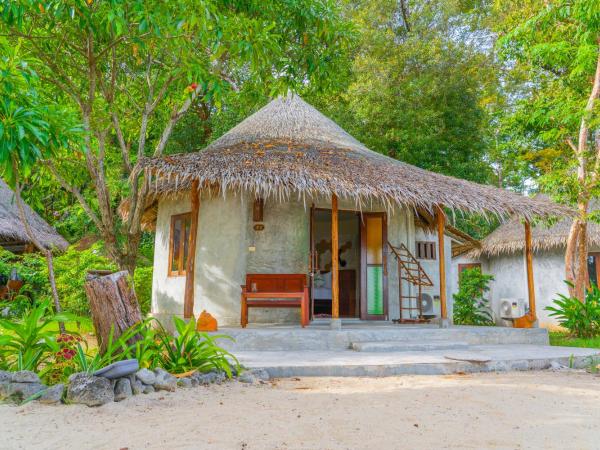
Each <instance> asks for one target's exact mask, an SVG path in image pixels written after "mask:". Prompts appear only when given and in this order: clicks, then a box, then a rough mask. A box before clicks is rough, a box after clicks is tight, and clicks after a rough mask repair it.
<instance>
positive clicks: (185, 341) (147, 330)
mask: <svg viewBox="0 0 600 450" xmlns="http://www.w3.org/2000/svg"><path fill="white" fill-rule="evenodd" d="M173 320H174V322H175V329H176V331H177V333H176V334H175V335H174V334H171V333H169V332H168V331H167V330H166V329H165V328H164V327H163V325H162V324H161V323H160V321H158V320H157V319H155V318H152V317H151V318H148V319H145V320H143V321H142V322H140V323H139V324H137V325H134V326H132V327H130V328H129V329H127V330H125V331H124V332H123V334H122V335H121V336H119V338H117V339H114V338H113V335H112V332H111V334H110V336H109V337H108V342H107V343H106V351H105V352H104V354H103V355H100V354H98V353H96V354H95V355H93V356H87V355H84V354H83V352H79V353H78V354H77V355H76V360H77V361H78V362H79V364H80V370H81V371H94V370H97V369H99V368H101V367H104V366H106V365H108V364H112V363H114V362H116V361H122V360H124V359H130V358H136V359H137V360H138V361H139V363H140V366H141V367H146V368H150V369H154V368H156V367H161V368H163V369H165V370H166V371H168V372H170V373H175V374H178V373H185V372H189V371H192V370H197V371H200V372H208V371H211V370H220V371H223V372H225V373H226V374H227V376H229V377H231V376H232V368H235V370H236V371H237V372H239V371H240V365H239V363H238V361H237V359H236V358H235V357H234V356H233V355H232V354H231V353H229V352H228V351H226V350H224V349H223V348H221V347H220V346H219V345H218V344H217V342H216V340H217V339H231V338H230V337H229V336H225V335H218V336H210V335H208V334H207V333H203V332H200V331H196V326H195V325H196V321H195V320H194V318H193V317H192V319H190V320H189V321H188V322H185V321H184V320H182V319H180V318H178V317H174V318H173Z"/></svg>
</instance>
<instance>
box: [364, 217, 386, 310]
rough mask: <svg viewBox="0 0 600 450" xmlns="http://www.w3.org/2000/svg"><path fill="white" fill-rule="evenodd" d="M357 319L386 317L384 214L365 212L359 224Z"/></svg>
mask: <svg viewBox="0 0 600 450" xmlns="http://www.w3.org/2000/svg"><path fill="white" fill-rule="evenodd" d="M360 242H361V257H360V261H361V264H360V272H361V283H360V290H361V295H360V297H361V298H360V318H361V319H363V320H387V318H388V292H387V219H386V214H385V213H364V214H363V215H362V221H361V226H360Z"/></svg>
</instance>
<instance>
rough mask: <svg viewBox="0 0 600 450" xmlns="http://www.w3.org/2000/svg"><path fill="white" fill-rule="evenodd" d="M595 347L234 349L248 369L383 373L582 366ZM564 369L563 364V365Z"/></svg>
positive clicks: (293, 373)
mask: <svg viewBox="0 0 600 450" xmlns="http://www.w3.org/2000/svg"><path fill="white" fill-rule="evenodd" d="M599 355H600V349H593V348H575V347H551V346H547V345H523V344H516V345H515V344H512V345H487V346H476V345H474V346H472V347H470V349H469V350H468V351H466V350H437V351H430V352H418V351H416V352H406V351H405V352H389V353H382V352H379V353H378V352H373V353H367V352H355V351H353V350H349V349H348V350H341V351H279V352H274V351H268V352H264V351H262V352H238V353H236V357H237V358H238V359H239V361H240V363H242V365H244V366H245V367H247V368H249V369H255V368H261V369H265V370H266V371H267V372H269V374H270V375H271V376H272V377H300V376H304V377H331V376H333V377H365V376H366V377H385V376H395V375H442V374H452V373H462V374H464V373H475V372H502V371H513V370H544V369H550V368H552V366H553V365H558V367H560V366H571V367H573V368H584V367H587V366H589V364H590V363H589V361H590V358H592V357H596V358H597V357H598V356H599ZM566 370H568V369H566Z"/></svg>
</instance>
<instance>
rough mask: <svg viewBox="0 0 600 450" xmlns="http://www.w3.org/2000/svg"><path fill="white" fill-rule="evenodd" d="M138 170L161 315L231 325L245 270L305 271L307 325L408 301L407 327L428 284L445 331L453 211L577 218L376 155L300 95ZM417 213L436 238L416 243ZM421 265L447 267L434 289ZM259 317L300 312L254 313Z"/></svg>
mask: <svg viewBox="0 0 600 450" xmlns="http://www.w3.org/2000/svg"><path fill="white" fill-rule="evenodd" d="M140 170H144V171H145V174H146V177H145V179H146V180H147V183H149V186H150V190H151V201H149V202H148V210H147V214H146V215H145V223H146V225H148V224H149V223H150V222H153V221H154V222H155V229H156V242H155V253H154V254H155V261H154V280H153V301H152V312H153V314H154V315H156V316H165V315H167V316H168V315H173V314H176V315H181V314H183V315H184V316H189V315H191V314H192V312H194V313H195V314H196V315H197V314H198V313H199V312H200V311H202V310H204V309H206V310H207V311H209V312H210V313H212V314H213V315H214V316H216V317H217V319H218V320H219V322H220V323H221V324H229V325H232V324H237V323H239V321H240V292H241V291H240V285H242V284H244V283H245V280H246V275H248V274H299V275H301V276H305V277H306V279H307V280H308V281H307V282H308V283H309V285H310V312H309V315H310V318H312V319H316V318H321V317H327V318H332V324H334V325H336V326H337V324H339V320H338V319H339V318H340V317H348V318H361V319H366V320H391V319H397V318H399V317H400V311H401V310H400V304H401V303H402V305H403V308H406V309H405V310H404V311H403V314H402V318H403V319H415V318H416V316H421V315H423V312H422V311H419V310H418V308H417V307H415V301H414V299H415V298H417V297H418V293H420V292H423V291H422V290H427V289H429V290H431V291H432V292H431V293H432V294H435V295H434V297H435V296H437V301H436V305H435V308H434V309H433V310H430V314H429V315H430V316H431V317H434V316H437V317H439V318H441V319H443V320H442V322H444V321H445V319H446V318H447V317H449V316H450V314H449V310H451V305H450V304H448V303H449V302H448V299H447V288H446V283H445V281H446V263H447V261H448V260H449V258H450V250H449V249H450V246H449V243H448V244H447V245H448V249H446V245H441V246H440V245H439V244H440V242H444V226H445V221H446V216H445V212H444V211H452V210H455V211H464V212H485V213H489V214H494V215H498V216H501V217H510V216H512V215H517V216H519V217H521V218H523V219H525V220H531V219H532V218H534V217H538V216H544V217H545V216H553V215H564V214H569V213H570V211H569V210H567V209H565V208H564V207H561V206H558V205H556V204H553V203H551V202H548V201H545V200H535V199H530V198H527V197H523V196H520V195H517V194H515V193H511V192H508V191H505V190H501V189H497V188H494V187H490V186H482V185H478V184H475V183H471V182H468V181H465V180H460V179H456V178H452V177H448V176H444V175H440V174H436V173H432V172H428V171H426V170H423V169H420V168H417V167H414V166H411V165H409V164H406V163H403V162H401V161H397V160H394V159H392V158H389V157H387V156H384V155H382V154H379V153H376V152H373V151H371V150H369V149H368V148H366V147H365V146H364V145H363V144H361V143H360V142H358V141H357V140H356V139H354V138H353V137H352V136H350V135H349V134H348V133H346V132H345V131H344V130H343V129H342V128H340V127H339V126H338V125H337V124H335V123H334V122H333V121H331V120H330V119H328V118H327V117H325V116H324V115H323V114H321V113H320V112H319V111H317V110H316V109H315V108H313V107H312V106H310V105H309V104H307V103H306V102H304V101H303V100H302V99H301V98H300V97H298V96H287V97H283V98H278V99H276V100H274V101H272V102H271V103H269V104H268V105H266V106H265V107H264V108H262V109H261V110H259V111H258V112H256V113H255V114H253V115H252V116H250V117H248V118H247V119H246V120H244V121H243V122H242V123H240V124H239V125H237V126H236V127H234V128H233V129H232V130H230V131H229V132H228V133H226V134H225V135H223V136H222V137H221V138H219V139H217V140H216V141H214V142H213V143H212V144H210V145H209V146H208V147H207V148H205V149H204V150H202V151H199V152H196V153H189V154H180V155H172V156H165V157H162V158H156V159H144V160H142V161H140ZM125 209H127V208H125ZM417 217H418V222H419V223H421V224H422V223H425V226H426V227H428V228H429V229H430V230H435V231H434V232H435V233H436V234H434V236H436V241H433V242H430V241H427V242H425V241H424V242H420V241H419V242H417V240H416V232H415V220H416V219H417ZM423 260H429V261H430V262H431V261H436V268H437V271H436V273H437V274H439V278H436V279H435V281H434V280H432V279H431V278H432V277H431V276H430V275H429V274H427V273H426V271H425V270H424V269H423V266H422V265H421V264H420V263H419V261H423ZM411 267H412V268H411ZM399 276H400V278H402V280H400V279H399ZM283 278H285V276H283ZM428 279H429V281H428ZM284 284H285V282H283V281H282V283H281V284H280V286H279V290H281V289H285V286H284ZM282 286H283V287H282ZM247 288H248V289H249V290H257V286H256V285H255V284H252V285H251V286H247ZM258 290H260V288H258ZM411 298H412V300H411ZM411 302H412V303H413V304H412V308H410V309H409V306H411ZM295 317H296V319H297V314H296V316H295ZM249 319H250V322H256V321H262V322H281V321H286V320H291V319H293V317H292V316H290V315H289V314H287V315H283V314H281V310H273V309H271V308H266V309H258V308H257V309H252V310H251V313H250V318H249Z"/></svg>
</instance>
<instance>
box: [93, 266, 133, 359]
mask: <svg viewBox="0 0 600 450" xmlns="http://www.w3.org/2000/svg"><path fill="white" fill-rule="evenodd" d="M106 273H107V272H104V271H95V272H90V273H88V275H87V277H86V283H85V292H86V294H87V298H88V301H89V302H90V311H91V313H92V321H93V322H94V328H95V329H96V337H97V339H98V345H99V346H100V353H101V354H104V353H105V352H106V345H107V342H108V337H109V335H110V330H111V328H112V327H114V332H113V340H115V339H117V338H118V337H119V336H121V334H123V332H124V331H125V330H126V329H127V328H129V327H131V326H133V325H135V324H137V323H139V322H141V320H142V313H141V311H140V306H139V304H138V301H137V298H136V296H135V291H134V290H133V288H131V287H130V286H129V282H128V281H127V277H128V273H127V272H126V271H124V270H123V271H121V272H115V273H109V274H108V275H107V274H106Z"/></svg>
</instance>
